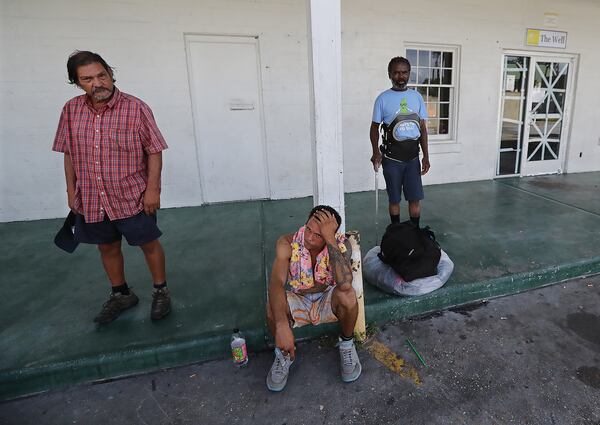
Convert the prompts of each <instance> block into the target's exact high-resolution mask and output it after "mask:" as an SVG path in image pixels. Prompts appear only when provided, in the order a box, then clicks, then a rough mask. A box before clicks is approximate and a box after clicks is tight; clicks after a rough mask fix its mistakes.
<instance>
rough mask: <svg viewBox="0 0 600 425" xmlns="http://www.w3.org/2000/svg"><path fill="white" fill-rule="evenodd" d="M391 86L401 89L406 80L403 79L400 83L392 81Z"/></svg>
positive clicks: (404, 86)
mask: <svg viewBox="0 0 600 425" xmlns="http://www.w3.org/2000/svg"><path fill="white" fill-rule="evenodd" d="M392 87H393V88H395V89H399V90H403V89H405V88H406V81H403V82H402V83H400V84H399V83H397V82H395V81H392Z"/></svg>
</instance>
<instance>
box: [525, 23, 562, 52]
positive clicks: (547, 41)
mask: <svg viewBox="0 0 600 425" xmlns="http://www.w3.org/2000/svg"><path fill="white" fill-rule="evenodd" d="M526 43H527V45H528V46H536V47H554V48H557V49H565V48H566V47H567V33H566V32H564V31H549V30H538V29H533V28H527V42H526Z"/></svg>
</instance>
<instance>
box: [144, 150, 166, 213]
mask: <svg viewBox="0 0 600 425" xmlns="http://www.w3.org/2000/svg"><path fill="white" fill-rule="evenodd" d="M161 172H162V152H158V153H153V154H150V155H148V184H147V186H146V192H145V193H144V212H145V213H146V214H154V213H156V210H157V209H159V208H160V175H161Z"/></svg>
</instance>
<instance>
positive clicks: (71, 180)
mask: <svg viewBox="0 0 600 425" xmlns="http://www.w3.org/2000/svg"><path fill="white" fill-rule="evenodd" d="M64 156H65V158H64V167H65V180H66V182H67V203H68V205H69V208H70V209H73V205H74V203H75V187H76V186H77V176H75V169H74V168H73V163H72V162H71V155H70V154H69V153H67V152H65V155H64Z"/></svg>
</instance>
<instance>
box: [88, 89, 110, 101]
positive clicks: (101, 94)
mask: <svg viewBox="0 0 600 425" xmlns="http://www.w3.org/2000/svg"><path fill="white" fill-rule="evenodd" d="M112 94H113V92H112V91H111V90H109V89H105V88H101V89H96V90H94V91H93V93H92V97H93V98H94V100H96V101H102V100H106V99H108V98H110V97H111V96H112Z"/></svg>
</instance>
